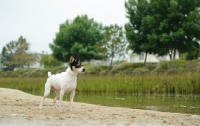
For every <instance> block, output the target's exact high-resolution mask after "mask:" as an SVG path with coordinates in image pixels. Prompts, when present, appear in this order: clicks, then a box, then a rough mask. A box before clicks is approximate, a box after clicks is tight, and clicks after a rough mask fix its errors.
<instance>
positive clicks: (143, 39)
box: [125, 0, 156, 64]
mask: <svg viewBox="0 0 200 126" xmlns="http://www.w3.org/2000/svg"><path fill="white" fill-rule="evenodd" d="M125 8H126V12H127V18H128V19H129V23H127V24H125V31H126V37H127V40H128V42H129V47H128V48H129V49H132V50H133V51H134V52H135V53H137V54H141V53H145V60H144V64H146V59H147V54H148V53H150V54H151V53H156V50H155V49H154V48H155V45H154V44H152V43H150V42H149V40H148V34H149V33H151V32H154V30H153V29H154V26H155V25H156V22H155V21H154V19H153V18H152V17H151V15H153V14H152V12H151V8H150V2H149V1H148V0H129V1H127V2H125Z"/></svg>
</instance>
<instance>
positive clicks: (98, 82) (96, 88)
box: [0, 73, 200, 95]
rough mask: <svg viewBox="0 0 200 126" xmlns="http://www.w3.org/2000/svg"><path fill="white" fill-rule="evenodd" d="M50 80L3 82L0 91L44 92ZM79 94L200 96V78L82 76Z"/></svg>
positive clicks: (4, 79)
mask: <svg viewBox="0 0 200 126" xmlns="http://www.w3.org/2000/svg"><path fill="white" fill-rule="evenodd" d="M45 81H46V78H0V87H4V88H13V89H19V90H23V91H34V92H42V93H43V92H44V84H45ZM76 91H77V92H80V93H83V92H84V93H124V94H125V93H128V94H183V95H184V94H196V95H200V74H199V73H183V74H173V75H163V74H162V75H150V74H148V75H140V76H128V75H124V76H79V77H78V85H77V90H76Z"/></svg>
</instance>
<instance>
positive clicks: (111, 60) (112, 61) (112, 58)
mask: <svg viewBox="0 0 200 126" xmlns="http://www.w3.org/2000/svg"><path fill="white" fill-rule="evenodd" d="M112 62H113V57H111V61H110V68H111V67H112Z"/></svg>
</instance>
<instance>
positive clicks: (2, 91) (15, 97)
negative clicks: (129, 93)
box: [0, 88, 200, 126]
mask: <svg viewBox="0 0 200 126" xmlns="http://www.w3.org/2000/svg"><path fill="white" fill-rule="evenodd" d="M75 97H76V96H75ZM41 99H42V97H39V96H34V95H31V94H27V93H24V92H22V91H19V90H14V89H6V88H0V126H10V125H11V126H27V125H28V126H29V125H30V126H146V125H148V126H154V125H155V126H159V125H161V126H169V125H170V126H179V125H181V126H198V125H199V126H200V115H191V114H179V113H168V112H157V111H151V110H139V109H129V108H122V107H106V106H99V105H91V104H85V103H78V102H74V104H73V110H72V111H69V102H63V111H62V112H59V111H58V109H57V108H55V107H54V105H53V102H52V99H48V98H47V99H45V102H44V106H43V109H39V104H40V101H41Z"/></svg>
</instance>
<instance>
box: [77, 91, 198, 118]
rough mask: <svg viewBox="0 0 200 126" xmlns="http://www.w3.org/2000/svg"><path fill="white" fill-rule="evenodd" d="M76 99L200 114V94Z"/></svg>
mask: <svg viewBox="0 0 200 126" xmlns="http://www.w3.org/2000/svg"><path fill="white" fill-rule="evenodd" d="M75 101H77V102H84V103H90V104H97V105H104V106H112V107H127V108H133V109H144V110H155V111H162V112H174V113H187V114H197V115H200V96H189V95H188V96H166V95H112V94H109V95H104V94H76V96H75Z"/></svg>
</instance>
